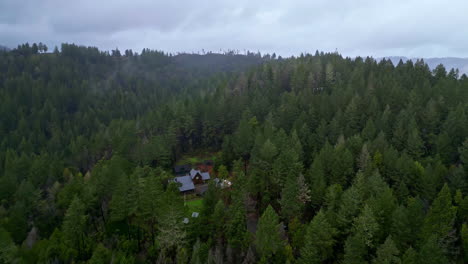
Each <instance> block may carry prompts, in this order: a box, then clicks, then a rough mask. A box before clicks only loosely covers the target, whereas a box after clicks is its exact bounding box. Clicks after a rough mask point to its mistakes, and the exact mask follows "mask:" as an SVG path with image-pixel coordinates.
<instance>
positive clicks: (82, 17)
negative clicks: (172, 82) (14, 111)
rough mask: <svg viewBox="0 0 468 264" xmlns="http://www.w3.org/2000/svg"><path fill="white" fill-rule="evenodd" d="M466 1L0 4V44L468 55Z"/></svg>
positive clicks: (44, 0) (21, 0) (7, 0)
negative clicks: (66, 44) (32, 43)
mask: <svg viewBox="0 0 468 264" xmlns="http://www.w3.org/2000/svg"><path fill="white" fill-rule="evenodd" d="M467 11H468V1H467V0H448V1H442V0H403V1H400V0H342V1H339V0H300V1H292V0H287V1H273V0H268V1H263V0H227V1H221V0H193V1H189V0H165V1H162V0H80V1H78V0H74V1H69V0H0V45H6V46H9V47H15V46H16V45H18V44H19V43H24V42H30V43H31V42H39V41H42V42H44V43H46V44H47V45H48V46H49V48H51V47H53V46H55V45H57V46H59V45H60V43H62V42H68V43H76V44H82V45H90V46H97V47H99V48H100V49H107V50H109V49H114V48H116V47H118V48H119V49H120V50H124V49H127V48H131V49H133V50H135V51H138V52H139V51H141V49H142V48H152V49H159V50H164V51H168V52H178V51H186V52H192V51H194V52H196V51H201V50H202V49H204V50H211V51H219V50H220V49H222V50H228V49H236V50H240V51H243V50H244V49H247V50H251V51H261V52H262V53H265V52H268V53H272V52H276V53H277V54H280V55H283V56H288V55H298V54H300V53H301V52H315V50H321V51H335V50H338V52H340V53H341V54H343V55H346V56H356V55H362V56H365V55H372V56H377V57H380V56H392V55H395V56H409V57H447V56H455V57H468V12H467Z"/></svg>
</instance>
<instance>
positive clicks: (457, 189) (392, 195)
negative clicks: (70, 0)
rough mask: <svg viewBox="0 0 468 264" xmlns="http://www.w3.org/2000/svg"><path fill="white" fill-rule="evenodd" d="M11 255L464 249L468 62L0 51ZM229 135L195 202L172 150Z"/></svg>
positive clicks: (345, 256) (357, 259) (239, 256)
mask: <svg viewBox="0 0 468 264" xmlns="http://www.w3.org/2000/svg"><path fill="white" fill-rule="evenodd" d="M0 98H1V102H2V104H1V105H0V120H1V122H0V136H1V137H0V138H1V139H0V140H1V141H0V161H1V163H0V201H1V204H0V263H15V262H21V261H22V262H26V263H70V262H74V263H110V262H112V263H420V264H423V263H466V262H468V176H467V175H468V137H467V135H468V78H467V77H466V76H465V75H463V76H458V72H457V71H456V70H450V71H449V72H447V70H446V69H445V68H444V67H443V66H439V67H437V68H436V69H435V70H434V71H430V70H429V68H428V66H427V65H426V64H425V63H424V62H423V61H416V62H414V63H413V62H411V61H408V62H406V63H403V62H400V63H399V64H398V65H393V64H392V63H391V62H390V61H388V60H382V61H379V62H378V61H376V60H374V59H372V58H365V59H364V58H359V57H358V58H354V59H350V58H343V57H342V56H340V55H339V54H336V53H327V54H324V53H318V52H317V53H316V54H315V55H310V54H305V55H301V56H300V57H297V58H294V57H293V58H288V59H283V58H276V56H274V55H273V56H270V55H265V56H263V57H262V56H260V55H259V54H254V53H249V54H248V55H239V54H237V53H234V52H230V53H227V54H224V55H222V54H213V53H208V54H204V55H197V54H178V55H170V54H165V53H163V52H159V51H153V50H148V49H144V50H143V51H142V52H141V53H140V54H137V53H134V52H133V51H131V50H127V51H125V52H124V53H123V54H122V53H121V52H120V51H119V50H118V49H116V50H113V51H111V52H110V53H109V52H102V51H99V50H98V49H97V48H92V47H80V46H76V45H71V44H63V45H62V47H61V49H60V51H59V50H58V49H55V50H54V51H53V52H49V53H47V47H46V46H45V45H43V44H42V43H40V44H33V45H32V46H30V45H29V44H24V45H21V46H19V47H18V48H17V49H14V50H12V51H8V52H0ZM200 149H203V150H208V151H213V152H218V153H219V154H218V158H217V159H216V160H215V163H216V164H215V168H216V171H217V174H218V176H219V177H220V178H222V179H226V178H229V179H230V180H232V182H233V185H232V188H230V189H224V190H221V189H219V188H218V187H217V186H216V185H215V184H210V186H209V188H208V191H207V192H206V194H205V195H204V198H203V203H202V210H201V211H200V216H199V217H198V218H191V221H190V222H189V223H188V224H184V223H183V221H182V220H183V218H184V216H185V215H186V214H187V210H188V209H187V208H186V206H184V199H183V196H182V195H180V194H179V190H178V188H177V186H176V184H175V183H172V182H171V181H168V180H169V179H170V178H171V177H172V171H171V167H172V165H173V164H174V163H175V162H176V161H177V160H178V159H179V158H180V157H181V155H182V154H184V153H187V152H190V151H194V150H200Z"/></svg>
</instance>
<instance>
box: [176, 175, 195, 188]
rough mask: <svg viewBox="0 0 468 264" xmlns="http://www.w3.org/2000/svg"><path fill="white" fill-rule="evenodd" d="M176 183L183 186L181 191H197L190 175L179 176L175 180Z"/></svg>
mask: <svg viewBox="0 0 468 264" xmlns="http://www.w3.org/2000/svg"><path fill="white" fill-rule="evenodd" d="M174 182H177V183H180V184H182V185H181V186H179V191H181V192H185V191H191V190H194V189H195V185H193V181H192V178H191V177H190V176H189V175H186V176H179V177H175V178H174Z"/></svg>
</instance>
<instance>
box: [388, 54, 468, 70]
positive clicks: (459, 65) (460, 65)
mask: <svg viewBox="0 0 468 264" xmlns="http://www.w3.org/2000/svg"><path fill="white" fill-rule="evenodd" d="M384 58H387V59H390V60H391V61H392V62H393V64H395V65H396V64H398V62H399V61H400V59H401V60H402V61H404V62H406V61H407V60H412V61H413V62H415V61H416V60H417V59H423V60H424V62H426V63H427V65H428V66H429V68H431V69H434V68H435V67H437V65H439V64H442V65H444V66H445V68H446V69H447V71H449V70H450V69H452V68H454V69H458V70H459V71H460V75H461V74H463V73H464V74H467V75H468V58H457V57H444V58H408V57H401V56H390V57H384Z"/></svg>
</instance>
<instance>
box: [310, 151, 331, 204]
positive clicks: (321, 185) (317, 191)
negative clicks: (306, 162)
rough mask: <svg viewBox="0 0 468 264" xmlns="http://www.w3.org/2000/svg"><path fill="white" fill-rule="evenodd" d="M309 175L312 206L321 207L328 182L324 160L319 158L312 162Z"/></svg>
mask: <svg viewBox="0 0 468 264" xmlns="http://www.w3.org/2000/svg"><path fill="white" fill-rule="evenodd" d="M307 175H308V179H309V182H310V203H311V205H312V207H314V208H316V209H317V208H320V206H321V205H322V203H323V200H324V197H325V190H326V189H327V183H326V182H325V175H324V169H323V165H322V162H321V161H320V160H319V159H318V158H316V159H315V160H314V162H313V163H312V165H311V167H310V169H309V171H308V173H307Z"/></svg>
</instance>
